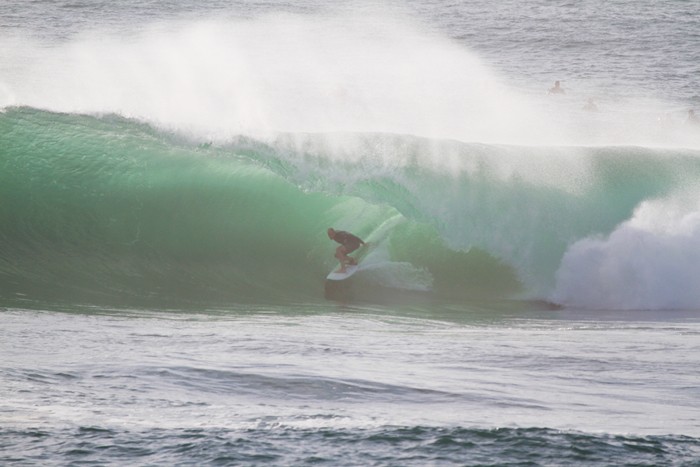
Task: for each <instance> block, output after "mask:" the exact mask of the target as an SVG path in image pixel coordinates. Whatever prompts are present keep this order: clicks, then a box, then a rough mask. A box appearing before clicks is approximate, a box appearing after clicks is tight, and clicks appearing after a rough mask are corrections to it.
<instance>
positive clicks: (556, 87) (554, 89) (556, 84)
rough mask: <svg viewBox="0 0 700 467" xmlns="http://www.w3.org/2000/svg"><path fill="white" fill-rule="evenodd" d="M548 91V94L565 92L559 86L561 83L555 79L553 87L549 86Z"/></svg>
mask: <svg viewBox="0 0 700 467" xmlns="http://www.w3.org/2000/svg"><path fill="white" fill-rule="evenodd" d="M549 93H550V94H566V91H564V88H562V87H561V83H560V82H559V81H555V82H554V87H552V88H549Z"/></svg>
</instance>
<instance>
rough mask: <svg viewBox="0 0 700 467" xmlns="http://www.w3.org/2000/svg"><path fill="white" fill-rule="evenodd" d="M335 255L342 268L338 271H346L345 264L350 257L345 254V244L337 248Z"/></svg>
mask: <svg viewBox="0 0 700 467" xmlns="http://www.w3.org/2000/svg"><path fill="white" fill-rule="evenodd" d="M335 257H336V258H337V259H338V261H340V269H338V272H345V265H346V264H347V263H348V262H349V260H350V258H348V255H347V254H345V247H344V246H343V245H340V246H339V247H338V248H337V249H336V250H335Z"/></svg>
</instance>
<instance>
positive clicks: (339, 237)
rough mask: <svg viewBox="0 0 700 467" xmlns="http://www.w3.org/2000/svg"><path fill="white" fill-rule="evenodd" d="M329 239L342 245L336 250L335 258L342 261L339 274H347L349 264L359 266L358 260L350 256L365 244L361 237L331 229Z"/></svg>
mask: <svg viewBox="0 0 700 467" xmlns="http://www.w3.org/2000/svg"><path fill="white" fill-rule="evenodd" d="M328 238H330V239H331V240H333V241H336V242H338V243H340V246H339V247H338V248H336V250H335V257H336V258H337V259H338V261H340V269H339V270H338V272H345V271H346V268H347V266H348V264H357V260H356V259H355V258H352V257H350V256H348V255H349V254H350V253H352V252H353V251H355V250H357V249H358V248H360V246H361V245H364V244H365V242H364V241H362V239H361V238H360V237H357V236H355V235H353V234H351V233H350V232H345V231H344V230H335V229H333V228H332V227H331V228H329V229H328Z"/></svg>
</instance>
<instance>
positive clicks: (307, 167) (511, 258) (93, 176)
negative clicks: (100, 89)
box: [0, 108, 700, 306]
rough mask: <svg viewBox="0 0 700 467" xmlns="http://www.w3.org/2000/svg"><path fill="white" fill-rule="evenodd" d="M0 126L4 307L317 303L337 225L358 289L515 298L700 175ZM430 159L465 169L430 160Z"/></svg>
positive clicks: (455, 148)
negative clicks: (646, 202) (588, 240)
mask: <svg viewBox="0 0 700 467" xmlns="http://www.w3.org/2000/svg"><path fill="white" fill-rule="evenodd" d="M0 138H1V139H2V145H1V146H0V199H1V200H2V202H1V203H0V279H1V281H0V294H1V299H2V301H3V302H4V303H6V304H8V303H13V302H15V301H17V300H32V299H51V300H63V301H66V302H107V303H112V304H115V305H124V304H130V303H143V302H144V301H152V302H155V303H159V304H161V305H162V306H169V305H168V304H171V303H183V302H195V303H202V302H205V303H212V304H216V303H230V302H248V303H250V302H253V303H264V302H266V301H309V300H322V299H323V284H324V279H325V275H326V274H327V273H328V272H329V271H330V270H331V269H332V268H333V267H335V265H336V262H335V260H334V258H333V252H334V248H335V246H334V245H335V244H333V243H332V242H331V241H330V240H329V239H328V238H327V236H326V229H327V228H328V227H330V226H333V227H336V228H341V229H345V230H350V231H352V232H353V233H355V234H357V235H359V236H361V237H362V238H364V239H365V240H368V241H369V242H370V244H371V247H369V248H368V251H366V252H364V253H360V254H361V255H362V254H364V258H363V261H362V264H363V268H364V269H363V270H362V271H361V272H360V273H358V274H357V275H356V276H357V277H356V279H355V281H356V283H357V284H359V286H360V287H382V288H385V289H388V290H393V291H394V292H393V293H396V294H402V293H404V292H403V291H406V290H413V291H419V292H421V293H429V294H433V295H435V296H437V297H443V298H445V299H463V298H465V297H475V296H488V297H504V296H512V295H513V294H515V293H518V292H523V291H524V292H527V291H528V290H538V288H539V289H546V287H548V286H549V285H551V282H552V281H553V277H554V273H555V272H556V269H557V267H558V265H559V261H560V260H561V257H562V255H563V254H564V252H565V251H566V248H567V246H568V245H569V244H570V243H571V242H572V241H574V240H576V239H578V238H581V237H583V236H586V235H590V234H592V233H605V232H608V231H610V230H611V229H612V228H614V226H615V225H617V224H618V223H619V222H621V221H623V220H624V219H626V218H628V217H629V215H630V213H631V212H632V211H633V209H634V207H635V206H636V205H637V204H638V203H639V202H640V201H641V200H643V199H646V198H648V197H651V196H658V195H661V194H663V193H665V192H668V191H669V190H671V189H672V188H673V187H674V186H675V184H677V183H678V180H679V178H682V176H685V177H688V174H689V173H690V174H691V177H694V176H696V175H697V174H698V173H700V169H699V168H698V164H697V163H696V162H695V160H696V159H695V158H693V157H689V156H688V157H686V156H683V155H681V156H678V155H675V156H674V157H673V158H670V157H668V156H667V155H659V154H658V153H657V152H648V153H645V152H644V151H641V150H637V151H636V152H635V153H634V154H630V155H622V156H620V154H612V153H614V152H615V151H617V150H615V149H598V150H588V151H587V152H586V155H585V158H584V159H585V160H586V168H585V170H583V169H582V170H581V171H580V172H576V171H574V173H573V174H571V173H570V174H568V175H567V177H568V180H569V181H570V182H571V184H573V185H576V184H578V185H579V186H577V187H574V188H575V189H572V188H571V187H569V188H562V187H561V186H557V185H556V184H551V183H542V182H541V181H533V180H532V179H528V178H527V177H523V176H522V174H521V173H520V172H518V171H517V170H516V171H515V172H514V173H511V174H505V175H504V174H503V173H502V168H503V165H502V164H500V162H499V161H502V160H503V159H504V158H507V157H511V156H512V153H513V152H514V151H515V152H517V153H518V157H521V158H527V157H530V156H532V154H531V153H533V152H536V151H538V150H536V149H533V148H530V149H527V148H520V149H518V150H517V151H516V150H515V149H513V148H504V147H495V146H494V147H489V146H476V145H465V144H462V143H456V142H435V141H426V140H422V139H419V138H413V137H402V136H394V135H376V134H373V135H361V137H359V140H360V141H361V142H362V143H361V144H360V145H359V146H357V145H355V146H353V148H354V149H353V150H354V151H356V152H355V153H354V154H355V156H356V157H353V158H347V157H346V158H338V157H337V154H336V156H334V157H330V156H329V155H328V153H327V151H329V149H328V147H327V146H326V142H327V138H325V137H322V136H318V135H317V136H314V135H303V141H304V142H305V143H304V144H303V145H300V144H298V140H299V138H298V135H296V136H295V137H291V136H280V137H278V138H277V139H275V140H274V141H272V142H269V141H268V142H267V143H262V142H260V141H255V140H252V139H243V138H241V139H239V140H236V141H234V142H231V143H230V144H227V145H221V146H211V145H200V146H198V145H196V144H193V143H191V142H188V141H184V140H181V139H178V137H176V136H173V135H170V134H167V133H163V132H159V131H156V130H155V129H153V128H152V127H150V126H147V125H145V124H141V123H138V122H135V121H131V120H126V119H123V118H119V117H113V116H105V117H100V118H97V117H91V116H80V115H69V114H55V113H48V112H43V111H39V110H35V109H30V108H16V109H8V110H7V111H6V112H4V113H1V114H0ZM354 138H355V139H358V137H357V136H356V135H355V136H354ZM436 148H437V149H436ZM549 151H550V152H552V151H554V152H556V151H557V150H555V149H550V150H549ZM387 153H391V155H392V158H391V159H387V157H386V154H387ZM436 153H439V154H440V155H441V157H443V159H444V158H445V157H447V156H449V157H452V158H456V160H458V161H459V163H458V164H457V165H455V166H454V167H452V168H449V170H445V168H444V167H445V164H443V165H441V167H442V168H440V169H436V168H435V167H431V165H430V164H429V163H427V159H426V157H427V156H426V154H430V155H431V156H430V157H431V158H434V157H435V154H436ZM358 154H359V155H360V156H358ZM396 155H398V156H396ZM555 156H556V154H555ZM387 160H391V161H392V162H391V163H388V162H387ZM431 160H433V159H431ZM548 160H551V159H548ZM640 161H641V163H640ZM670 161H671V162H674V163H670ZM679 161H680V162H682V167H681V168H679V167H678V163H679ZM519 164H520V162H519ZM557 164H558V165H559V166H565V165H566V164H563V163H561V162H557ZM555 165H556V164H555ZM557 170H559V169H557ZM584 173H585V176H584ZM567 183H569V182H567Z"/></svg>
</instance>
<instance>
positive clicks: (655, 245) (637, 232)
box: [553, 191, 700, 309]
mask: <svg viewBox="0 0 700 467" xmlns="http://www.w3.org/2000/svg"><path fill="white" fill-rule="evenodd" d="M553 299H554V300H555V301H557V302H559V303H563V304H566V305H571V306H579V307H584V308H599V309H603V308H604V309H697V308H698V307H700V202H699V201H698V193H697V191H692V192H685V193H683V194H676V195H674V196H670V197H667V198H662V199H656V200H649V201H643V202H642V203H641V204H640V205H639V207H638V208H637V209H636V210H635V212H634V215H633V216H632V218H631V219H629V220H628V221H626V222H623V223H622V224H620V225H619V226H618V227H617V228H616V229H615V230H614V231H613V232H612V233H611V234H609V235H607V236H605V237H603V236H593V237H588V238H585V239H582V240H579V241H578V242H576V243H574V244H573V245H572V246H571V247H570V248H569V249H568V251H567V252H566V254H565V255H564V258H563V260H562V265H561V267H560V268H559V271H558V272H557V286H556V290H555V292H554V295H553Z"/></svg>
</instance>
